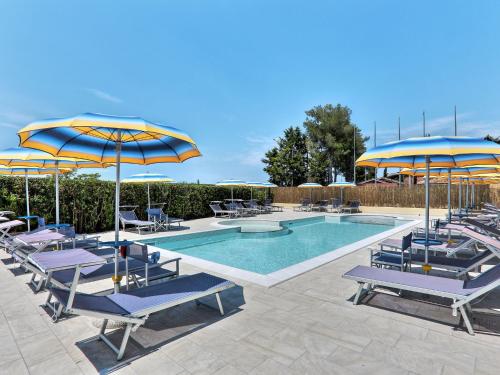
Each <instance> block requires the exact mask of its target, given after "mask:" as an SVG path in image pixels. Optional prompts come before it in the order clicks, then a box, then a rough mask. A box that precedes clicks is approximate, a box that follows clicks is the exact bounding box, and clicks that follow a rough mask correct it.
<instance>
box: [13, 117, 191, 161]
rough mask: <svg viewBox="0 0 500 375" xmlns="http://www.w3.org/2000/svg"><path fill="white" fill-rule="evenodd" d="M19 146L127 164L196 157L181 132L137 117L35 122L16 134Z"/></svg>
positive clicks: (83, 118)
mask: <svg viewBox="0 0 500 375" xmlns="http://www.w3.org/2000/svg"><path fill="white" fill-rule="evenodd" d="M18 135H19V138H20V143H21V146H23V147H30V148H35V149H38V150H42V151H45V152H48V153H50V154H52V155H55V156H64V157H71V158H79V159H85V160H92V161H97V162H102V163H115V162H117V153H116V144H117V143H120V145H121V150H120V162H123V163H131V164H153V163H180V162H183V161H185V160H187V159H189V158H192V157H196V156H200V155H201V154H200V152H199V151H198V148H197V147H196V144H195V142H194V141H193V139H191V137H190V136H189V135H187V134H186V133H185V132H183V131H182V130H179V129H176V128H173V127H170V126H165V125H160V124H157V123H153V122H149V121H147V120H144V119H142V118H140V117H124V116H111V115H102V114H96V113H84V114H82V115H78V116H74V117H67V118H60V119H48V120H41V121H35V122H33V123H31V124H29V125H27V126H26V127H24V128H23V129H21V130H20V131H19V132H18Z"/></svg>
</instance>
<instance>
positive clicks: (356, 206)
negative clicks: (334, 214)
mask: <svg viewBox="0 0 500 375" xmlns="http://www.w3.org/2000/svg"><path fill="white" fill-rule="evenodd" d="M360 206H361V203H360V202H359V201H351V202H349V206H346V207H342V209H341V212H347V211H349V213H351V214H352V213H353V212H361V210H360Z"/></svg>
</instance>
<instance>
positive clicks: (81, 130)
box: [18, 113, 201, 291]
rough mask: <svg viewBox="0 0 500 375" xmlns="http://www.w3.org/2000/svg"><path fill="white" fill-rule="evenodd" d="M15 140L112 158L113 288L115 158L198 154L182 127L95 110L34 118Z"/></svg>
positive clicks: (160, 159)
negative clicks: (71, 114) (113, 177)
mask: <svg viewBox="0 0 500 375" xmlns="http://www.w3.org/2000/svg"><path fill="white" fill-rule="evenodd" d="M18 135H19V139H20V145H21V146H23V147H29V148H34V149H37V150H41V151H45V152H48V153H50V154H52V155H54V156H63V157H72V158H80V159H85V160H92V161H97V162H102V163H116V192H115V196H116V198H115V248H116V251H115V291H118V286H119V279H118V245H119V242H120V227H119V225H120V223H119V210H120V163H121V162H124V163H131V164H153V163H181V162H183V161H185V160H187V159H190V158H193V157H197V156H201V153H200V152H199V150H198V148H197V147H196V144H195V142H194V140H193V139H192V138H191V137H190V136H189V135H188V134H186V133H185V132H183V131H182V130H179V129H176V128H174V127H170V126H165V125H161V124H158V123H155V122H151V121H147V120H144V119H143V118H140V117H127V116H111V115H103V114H97V113H84V114H81V115H77V116H73V117H66V118H55V119H48V120H41V121H35V122H33V123H31V124H29V125H27V126H25V127H24V128H22V129H21V130H19V131H18Z"/></svg>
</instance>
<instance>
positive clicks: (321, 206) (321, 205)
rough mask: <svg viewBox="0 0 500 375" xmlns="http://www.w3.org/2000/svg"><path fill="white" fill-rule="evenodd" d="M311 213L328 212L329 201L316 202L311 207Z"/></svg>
mask: <svg viewBox="0 0 500 375" xmlns="http://www.w3.org/2000/svg"><path fill="white" fill-rule="evenodd" d="M311 211H319V212H322V211H324V212H326V211H328V201H327V200H321V201H318V202H316V203H315V204H313V205H312V206H311Z"/></svg>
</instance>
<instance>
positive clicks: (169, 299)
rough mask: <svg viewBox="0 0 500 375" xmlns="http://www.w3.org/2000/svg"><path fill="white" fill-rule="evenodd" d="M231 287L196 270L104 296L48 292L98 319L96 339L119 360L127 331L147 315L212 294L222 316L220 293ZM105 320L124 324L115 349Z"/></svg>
mask: <svg viewBox="0 0 500 375" xmlns="http://www.w3.org/2000/svg"><path fill="white" fill-rule="evenodd" d="M233 286H235V284H234V283H233V282H231V281H228V280H225V279H222V278H219V277H216V276H212V275H209V274H206V273H197V274H194V275H189V276H182V277H178V278H176V279H173V280H170V281H167V282H164V283H160V284H155V285H150V286H147V287H144V288H140V289H134V290H130V291H126V292H122V293H116V294H110V295H106V296H97V295H93V294H84V293H76V295H74V299H73V300H72V301H71V299H70V293H69V291H67V290H64V289H58V288H51V293H52V295H53V296H54V297H55V298H56V299H57V301H58V302H59V303H60V305H61V306H64V308H65V309H66V310H67V311H68V312H69V313H71V314H77V315H87V316H91V317H94V318H102V319H103V323H102V326H101V329H100V332H99V339H100V340H102V341H103V342H104V343H105V344H106V345H108V346H109V347H110V348H111V349H112V350H113V351H114V352H115V353H116V354H117V360H121V359H122V358H123V355H124V353H125V349H126V347H127V342H128V339H129V336H130V333H131V332H135V331H136V330H137V329H138V328H139V327H140V326H141V325H143V324H145V323H146V321H147V319H148V318H149V316H150V315H151V314H154V313H155V312H158V311H162V310H166V309H168V308H170V307H174V306H178V305H181V304H184V303H187V302H191V301H195V302H197V303H198V300H199V299H200V298H202V297H206V296H211V295H214V294H215V297H216V300H217V304H218V307H219V311H220V314H221V315H224V308H223V306H222V302H221V299H220V292H222V291H223V290H226V289H229V288H232V287H233ZM109 320H113V321H116V322H120V323H123V324H125V332H124V333H123V338H122V341H121V344H120V347H119V348H118V347H116V346H115V345H114V344H113V343H112V342H111V340H110V339H109V338H108V337H107V336H106V334H105V331H106V326H107V324H108V321H109Z"/></svg>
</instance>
